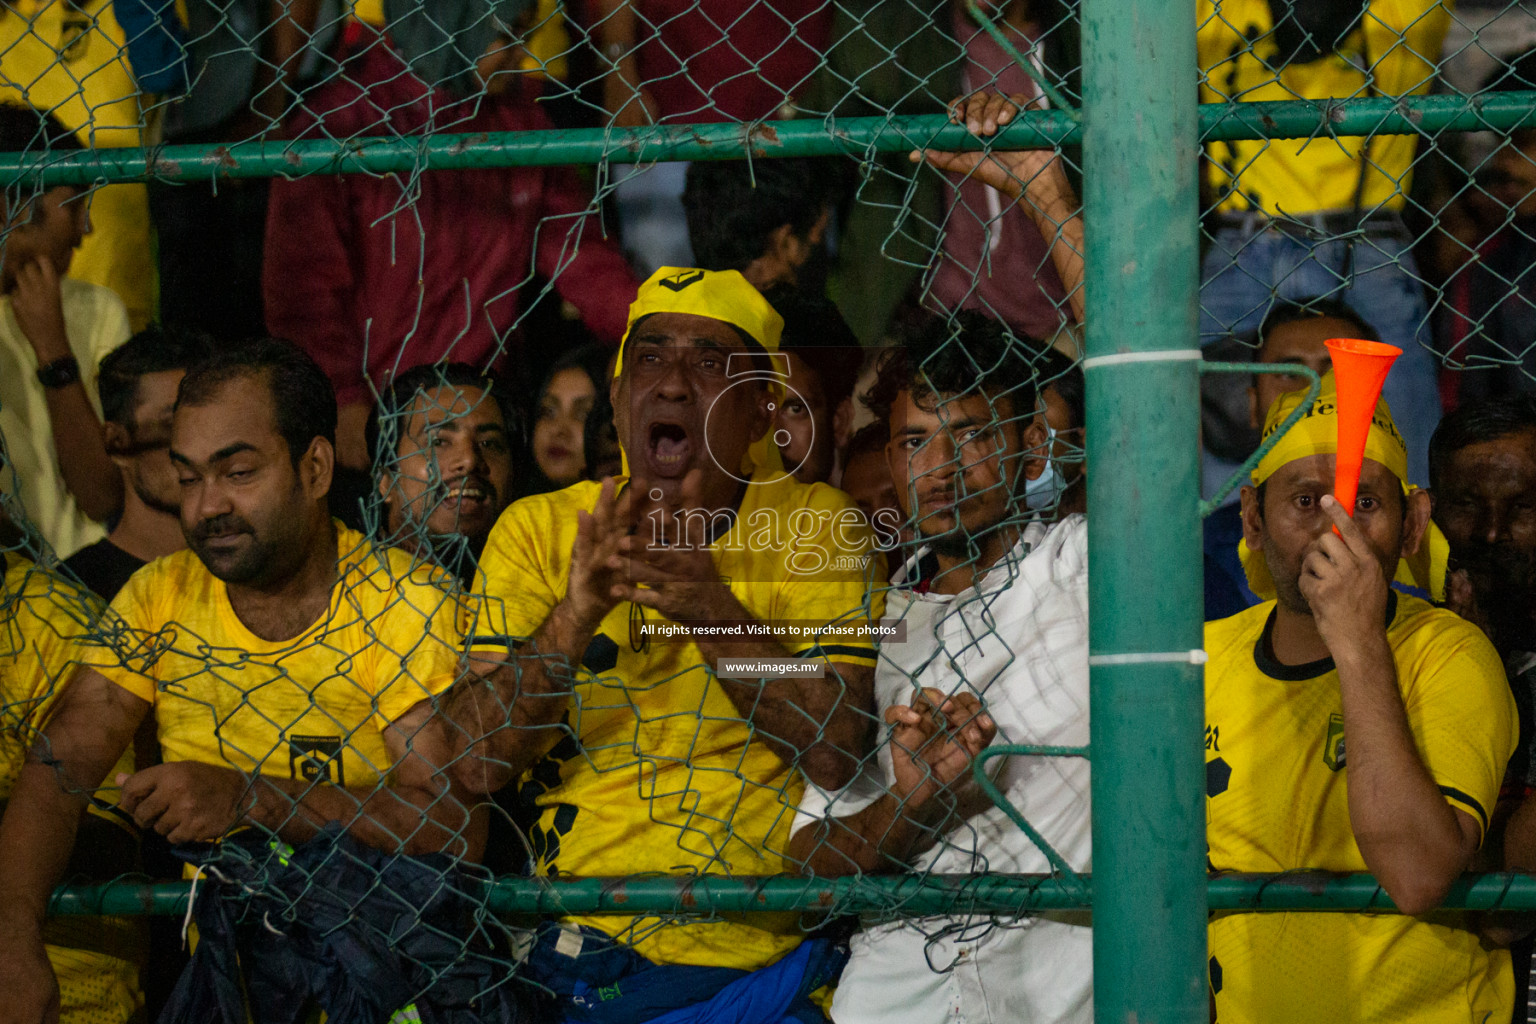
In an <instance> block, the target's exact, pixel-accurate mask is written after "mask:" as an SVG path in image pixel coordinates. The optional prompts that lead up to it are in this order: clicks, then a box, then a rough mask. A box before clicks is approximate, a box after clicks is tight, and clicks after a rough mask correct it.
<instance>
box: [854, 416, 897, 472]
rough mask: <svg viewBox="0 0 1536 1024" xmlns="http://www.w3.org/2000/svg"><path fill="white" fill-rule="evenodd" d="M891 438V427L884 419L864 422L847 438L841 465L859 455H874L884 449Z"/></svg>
mask: <svg viewBox="0 0 1536 1024" xmlns="http://www.w3.org/2000/svg"><path fill="white" fill-rule="evenodd" d="M890 440H891V427H890V424H888V423H887V422H886V421H885V420H883V419H879V420H875V421H874V422H873V423H866V424H864V425H863V426H862V427H860V428H859V429H858V430H857V431H855V432H854V435H853V437H851V438H849V440H848V450H847V451H845V452H844V453H843V465H845V466H846V465H848V464H849V463H850V462H852V461H853V460H854V459H855V458H857V457H858V456H860V455H876V454H880V453H883V452H884V451H885V446H886V444H887V443H888V442H889V441H890Z"/></svg>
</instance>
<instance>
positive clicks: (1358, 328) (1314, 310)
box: [1259, 298, 1381, 347]
mask: <svg viewBox="0 0 1536 1024" xmlns="http://www.w3.org/2000/svg"><path fill="white" fill-rule="evenodd" d="M1322 319H1328V320H1343V321H1344V322H1345V323H1347V324H1351V325H1353V327H1354V329H1355V333H1356V335H1357V336H1358V337H1360V338H1362V339H1364V340H1365V341H1380V340H1381V336H1380V335H1379V334H1377V333H1376V328H1374V327H1372V326H1371V325H1370V324H1369V323H1367V322H1366V319H1365V317H1363V316H1361V315H1360V314H1359V313H1357V312H1355V310H1354V309H1353V308H1352V307H1350V306H1349V305H1347V304H1345V303H1343V302H1340V301H1339V300H1337V299H1325V298H1317V299H1300V300H1298V301H1295V302H1289V301H1287V302H1277V303H1275V304H1274V305H1273V306H1271V307H1270V308H1269V312H1268V313H1266V314H1265V315H1264V322H1263V323H1261V324H1260V325H1259V344H1260V346H1261V347H1262V346H1263V343H1264V339H1265V338H1268V337H1269V335H1270V332H1271V331H1273V330H1275V328H1277V327H1284V326H1285V325H1286V324H1294V323H1296V322H1297V321H1300V320H1322Z"/></svg>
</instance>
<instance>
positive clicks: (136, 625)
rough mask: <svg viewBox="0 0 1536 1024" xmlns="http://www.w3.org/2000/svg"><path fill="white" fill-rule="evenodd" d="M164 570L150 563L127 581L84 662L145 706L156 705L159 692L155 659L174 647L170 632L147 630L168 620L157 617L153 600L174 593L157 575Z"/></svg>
mask: <svg viewBox="0 0 1536 1024" xmlns="http://www.w3.org/2000/svg"><path fill="white" fill-rule="evenodd" d="M163 564H164V563H163V562H156V563H151V565H150V566H149V567H148V568H146V569H143V570H140V571H139V572H136V573H134V574H133V575H132V576H130V577H129V578H128V582H127V583H125V584H124V585H123V589H122V590H119V591H118V592H117V596H116V597H115V598H113V599H112V604H111V606H110V607H109V608H108V609H107V612H106V614H105V615H103V616H102V619H101V624H100V628H99V630H98V635H97V636H96V637H93V638H92V643H91V645H90V647H89V648H88V649H87V653H86V656H85V657H84V659H83V662H84V663H85V664H87V665H89V666H90V667H91V668H93V669H95V670H96V671H97V672H100V673H101V674H102V675H103V676H105V677H106V678H107V680H108V681H109V682H111V683H112V684H114V685H116V686H120V687H122V688H123V689H124V690H127V691H128V692H129V693H131V694H133V695H134V696H135V697H138V698H139V699H140V700H146V701H149V703H150V704H154V703H155V695H156V693H157V692H158V689H159V687H158V686H157V683H158V681H159V677H158V675H157V674H156V668H157V667H158V663H159V660H160V655H161V654H163V653H164V652H165V651H166V650H167V649H169V647H170V645H171V643H173V642H174V639H173V638H174V632H175V631H174V627H166V628H159V627H154V626H152V625H151V623H162V624H163V623H165V622H166V621H167V620H168V616H166V615H164V614H163V613H160V612H159V610H158V608H157V602H156V601H155V595H157V594H160V593H163V592H165V591H170V592H171V593H173V594H174V592H175V590H176V587H175V585H174V581H171V580H167V579H163V578H162V577H164V576H165V573H163V572H161V571H159V570H160V568H161V566H162V565H163ZM167 634H170V635H169V636H168V635H167Z"/></svg>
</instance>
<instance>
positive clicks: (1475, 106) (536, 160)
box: [0, 91, 1536, 186]
mask: <svg viewBox="0 0 1536 1024" xmlns="http://www.w3.org/2000/svg"><path fill="white" fill-rule="evenodd" d="M1142 105H1144V98H1143V103H1142ZM1075 117H1076V114H1075V112H1074V111H1070V110H1029V111H1025V112H1024V113H1022V114H1020V115H1019V116H1018V117H1017V118H1016V119H1015V120H1014V122H1013V123H1012V124H1010V125H1008V126H1007V127H1006V128H1004V129H1003V130H1001V131H1000V132H998V134H997V135H995V136H993V137H992V138H990V139H982V138H979V137H977V136H975V135H972V134H971V133H970V132H968V131H966V129H965V127H964V126H963V125H955V124H950V123H949V118H948V116H947V115H945V114H921V115H911V116H900V117H896V116H892V117H850V118H818V117H806V118H800V119H798V120H793V121H763V122H758V123H756V124H700V125H662V126H656V127H649V128H580V129H555V130H549V131H529V132H482V133H479V134H470V135H434V136H430V137H426V138H412V139H385V138H378V139H348V140H343V141H337V140H333V139H306V140H302V141H298V142H278V141H272V142H257V141H252V142H238V143H230V144H203V145H182V146H157V147H152V148H121V149H94V150H85V151H83V152H77V153H61V154H58V155H48V156H42V157H40V156H37V155H35V154H32V155H29V154H22V153H0V180H3V181H6V182H14V181H17V180H19V179H27V180H29V181H31V182H32V183H34V184H38V185H42V186H52V185H90V184H107V183H111V182H119V181H148V180H150V179H157V180H161V181H207V180H209V179H211V178H270V177H277V176H283V175H287V176H295V175H301V174H343V173H367V174H390V173H399V172H405V171H413V170H417V169H427V168H432V169H443V170H451V169H454V168H464V167H505V166H512V165H516V166H522V167H533V166H554V165H560V164H598V163H604V162H606V163H615V164H623V163H648V162H653V161H662V160H736V159H740V158H741V157H743V156H746V155H750V156H752V157H754V158H757V157H775V156H784V157H794V156H832V155H838V154H843V155H854V156H859V155H872V154H875V153H891V152H904V151H906V150H910V149H921V148H932V149H955V150H960V149H986V148H998V149H1022V148H1026V147H1031V146H1053V145H1074V144H1078V143H1080V142H1082V140H1083V131H1084V128H1083V125H1082V124H1081V123H1079V122H1078V121H1077V120H1075ZM1531 125H1536V91H1532V92H1506V93H1490V94H1487V95H1483V96H1475V97H1463V96H1412V97H1407V98H1405V99H1401V100H1396V99H1392V98H1390V97H1362V98H1359V99H1350V100H1285V101H1276V102H1267V103H1240V104H1234V105H1230V106H1229V105H1226V104H1208V105H1206V106H1203V107H1200V108H1199V133H1200V136H1199V137H1200V139H1201V140H1202V141H1206V142H1210V141H1217V140H1224V139H1259V138H1271V139H1297V138H1313V137H1318V138H1334V137H1339V136H1355V135H1364V134H1376V135H1392V134H1407V133H1413V132H1430V133H1433V132H1439V131H1477V130H1481V129H1497V130H1501V131H1503V130H1509V129H1511V128H1516V127H1527V126H1531ZM1191 159H1193V157H1191Z"/></svg>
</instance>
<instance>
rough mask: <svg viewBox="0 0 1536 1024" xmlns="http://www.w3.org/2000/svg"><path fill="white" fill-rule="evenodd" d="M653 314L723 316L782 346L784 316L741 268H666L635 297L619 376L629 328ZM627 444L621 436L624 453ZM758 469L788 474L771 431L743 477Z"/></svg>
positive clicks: (616, 368) (766, 343)
mask: <svg viewBox="0 0 1536 1024" xmlns="http://www.w3.org/2000/svg"><path fill="white" fill-rule="evenodd" d="M652 313H691V314H693V315H694V316H707V317H709V318H710V319H711V320H722V321H724V322H725V323H728V324H732V325H734V326H736V327H738V328H740V329H741V330H743V331H745V332H746V334H747V336H748V337H749V338H751V339H752V340H753V341H756V342H757V343H758V344H759V345H761V346H762V348H763V351H765V352H777V351H778V350H779V336H780V335H781V334H782V333H783V331H784V318H783V317H781V316H779V314H778V313H777V312H776V311H775V310H774V308H773V307H772V306H770V305H769V304H768V300H767V299H765V298H763V295H762V293H761V292H759V291H758V290H757V289H756V288H754V287H752V286H751V285H750V284H748V283H747V279H746V278H745V277H742V276H741V274H740V273H739V272H738V271H735V270H699V269H697V268H692V267H662V268H661V269H660V270H657V271H656V273H654V274H652V275H651V276H650V277H648V278H646V281H645V283H644V284H642V285H641V286H640V291H639V293H638V294H637V295H636V296H635V301H634V302H632V303H630V305H629V321H628V322H627V323H626V324H625V327H624V340H623V342H621V343H620V345H619V355H618V358H617V359H615V360H614V361H613V376H614V377H615V378H617V377H618V376H619V374H620V373H622V372H623V370H624V349H625V346H627V345H628V344H629V335H630V332H631V331H633V330H634V329H635V324H637V323H639V322H640V320H642V319H643V318H645V317H648V316H650V315H651V314H652ZM769 387H770V389H771V390H772V391H773V393H774V401H775V402H778V401H779V400H780V398H781V397H782V395H783V389H782V388H781V387H779V386H778V385H777V383H770V385H769ZM622 448H623V439H622V438H621V439H620V449H621V451H622ZM623 459H624V469H623V473H624V476H625V478H626V479H627V478H628V477H629V475H630V474H629V455H628V453H624V456H623ZM756 468H761V469H766V470H769V471H770V479H776V478H777V477H780V476H783V475H784V462H783V460H782V459H781V458H780V456H779V448H778V445H776V444H774V443H773V431H772V430H771V429H770V430H768V431H767V432H765V433H764V434H763V436H762V437H760V438H758V439H757V440H755V441H754V442H752V446H751V447H750V448H749V449H747V454H746V457H745V460H744V464H743V465H742V467H741V470H742V475H743V476H746V477H750V476H751V475H752V473H753V471H754V469H756Z"/></svg>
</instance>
